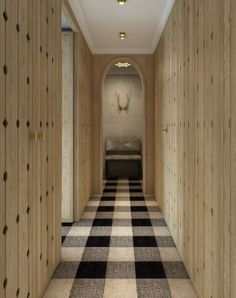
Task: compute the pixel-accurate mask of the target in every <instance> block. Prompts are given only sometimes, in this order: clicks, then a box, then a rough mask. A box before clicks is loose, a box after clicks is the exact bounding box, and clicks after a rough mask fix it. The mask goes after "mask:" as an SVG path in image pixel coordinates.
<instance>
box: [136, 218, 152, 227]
mask: <svg viewBox="0 0 236 298" xmlns="http://www.w3.org/2000/svg"><path fill="white" fill-rule="evenodd" d="M132 225H133V226H135V227H137V226H149V227H151V226H152V223H151V220H150V219H148V218H140V219H139V218H133V219H132Z"/></svg>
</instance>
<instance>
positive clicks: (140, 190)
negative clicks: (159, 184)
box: [129, 188, 143, 193]
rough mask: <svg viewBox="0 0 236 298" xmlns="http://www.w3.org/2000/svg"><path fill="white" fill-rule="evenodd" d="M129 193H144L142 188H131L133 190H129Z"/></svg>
mask: <svg viewBox="0 0 236 298" xmlns="http://www.w3.org/2000/svg"><path fill="white" fill-rule="evenodd" d="M129 192H131V193H132V192H141V193H142V192H143V191H142V188H134V189H133V188H131V189H130V190H129Z"/></svg>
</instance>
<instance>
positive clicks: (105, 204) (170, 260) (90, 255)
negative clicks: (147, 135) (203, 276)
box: [44, 180, 196, 298]
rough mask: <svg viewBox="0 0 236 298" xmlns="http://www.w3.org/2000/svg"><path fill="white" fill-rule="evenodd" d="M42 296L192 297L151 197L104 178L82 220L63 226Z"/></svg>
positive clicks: (135, 184) (136, 184)
mask: <svg viewBox="0 0 236 298" xmlns="http://www.w3.org/2000/svg"><path fill="white" fill-rule="evenodd" d="M44 297H45V298H54V297H55V298H66V297H73V298H74V297H78V298H100V297H105V298H126V297H127V298H136V297H145V298H152V297H153V298H154V297H160V298H168V297H176V298H177V297H178V298H192V297H196V295H195V293H194V290H193V288H192V285H191V282H190V280H189V278H188V274H187V272H186V270H185V267H184V265H183V263H182V261H181V258H180V256H179V253H178V251H177V249H176V247H175V243H174V241H173V239H172V237H171V234H170V232H169V230H168V228H167V226H166V223H165V220H164V218H163V216H162V214H161V212H160V208H159V207H158V205H157V202H156V200H155V199H154V198H145V197H144V196H143V193H142V187H141V183H140V181H135V180H109V181H106V182H105V188H104V192H103V196H102V197H101V198H92V199H91V200H90V201H89V202H88V205H87V207H86V209H85V211H84V213H83V216H82V219H81V221H79V222H76V223H74V224H73V225H69V224H64V225H63V226H62V261H61V262H60V264H59V265H58V267H57V269H56V271H55V273H54V276H53V278H52V280H51V282H50V284H49V286H48V289H47V291H46V293H45V296H44Z"/></svg>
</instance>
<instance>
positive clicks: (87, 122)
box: [74, 28, 92, 220]
mask: <svg viewBox="0 0 236 298" xmlns="http://www.w3.org/2000/svg"><path fill="white" fill-rule="evenodd" d="M91 82H92V55H91V52H90V50H89V48H88V45H87V43H86V41H85V39H84V37H83V35H82V33H81V31H80V29H79V28H78V31H77V32H74V220H79V219H80V216H81V214H82V212H83V211H84V208H85V206H86V204H87V202H88V200H89V199H90V196H91V180H92V178H91V175H92V171H91V167H92V161H91V160H92V152H91V144H92V142H91V96H92V90H91V87H92V85H91V84H92V83H91Z"/></svg>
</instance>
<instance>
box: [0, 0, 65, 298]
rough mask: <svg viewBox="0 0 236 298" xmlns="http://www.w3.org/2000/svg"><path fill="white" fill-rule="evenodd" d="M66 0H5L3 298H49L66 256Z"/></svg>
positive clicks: (0, 14)
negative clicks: (63, 179)
mask: <svg viewBox="0 0 236 298" xmlns="http://www.w3.org/2000/svg"><path fill="white" fill-rule="evenodd" d="M60 22H61V1H57V0H50V1H47V0H41V1H40V0H36V1H32V0H21V1H19V0H17V1H13V0H9V1H8V0H0V40H1V50H0V231H1V233H0V297H2V298H4V297H6V298H7V297H9V298H11V297H42V294H43V291H44V289H45V287H46V286H47V283H48V281H49V279H50V278H51V275H52V273H53V271H54V269H55V267H56V265H57V263H58V261H59V259H60V246H61V245H60V243H61V239H60V218H61V216H60V208H61V207H60V206H61V89H60V88H61V87H60V86H61V24H60Z"/></svg>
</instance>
